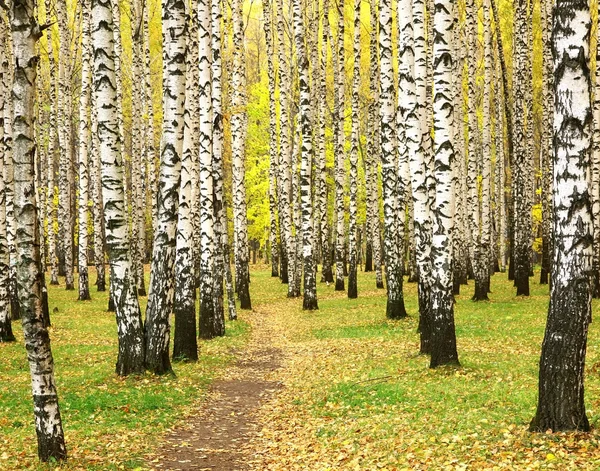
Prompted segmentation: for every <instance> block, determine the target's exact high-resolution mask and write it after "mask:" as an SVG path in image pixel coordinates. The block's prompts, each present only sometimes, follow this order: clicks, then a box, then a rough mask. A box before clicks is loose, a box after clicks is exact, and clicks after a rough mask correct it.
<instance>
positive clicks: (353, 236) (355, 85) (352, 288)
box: [348, 0, 361, 299]
mask: <svg viewBox="0 0 600 471" xmlns="http://www.w3.org/2000/svg"><path fill="white" fill-rule="evenodd" d="M360 4H361V2H360V0H354V41H353V49H354V51H353V55H354V66H353V73H352V76H353V79H352V102H351V107H352V116H351V118H352V135H351V138H350V142H351V144H350V159H349V160H350V207H349V209H350V211H349V213H348V214H349V218H348V252H349V253H348V255H349V257H348V258H349V262H350V269H349V271H348V298H350V299H355V298H357V297H358V279H357V276H358V273H357V258H358V244H357V222H356V219H357V217H358V199H357V198H358V146H359V140H360V120H359V116H358V112H359V106H360V102H359V92H360Z"/></svg>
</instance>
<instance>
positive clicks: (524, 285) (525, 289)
mask: <svg viewBox="0 0 600 471" xmlns="http://www.w3.org/2000/svg"><path fill="white" fill-rule="evenodd" d="M515 287H516V288H517V296H529V276H527V275H525V276H521V277H519V279H518V280H517V279H515Z"/></svg>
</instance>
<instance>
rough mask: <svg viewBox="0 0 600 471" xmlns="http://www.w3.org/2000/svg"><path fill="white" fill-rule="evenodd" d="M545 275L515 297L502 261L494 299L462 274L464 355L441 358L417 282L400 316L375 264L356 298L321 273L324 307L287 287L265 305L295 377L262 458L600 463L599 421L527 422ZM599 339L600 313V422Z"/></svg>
mask: <svg viewBox="0 0 600 471" xmlns="http://www.w3.org/2000/svg"><path fill="white" fill-rule="evenodd" d="M261 276H262V275H261ZM256 277H257V278H259V279H260V277H259V275H258V274H256ZM537 280H538V278H537V274H536V277H532V278H531V279H530V283H531V296H530V297H528V298H516V297H515V296H514V288H513V287H512V283H511V282H509V281H508V280H507V279H506V275H505V274H502V273H498V274H496V275H495V276H494V277H493V279H492V290H493V292H492V293H491V294H490V299H491V301H490V302H482V303H475V302H473V301H471V296H472V290H473V283H472V282H470V285H469V286H466V287H465V286H463V287H462V294H461V295H460V296H457V298H456V305H455V318H456V334H457V343H458V352H459V358H460V362H461V367H460V368H456V367H448V368H439V369H436V370H430V369H429V368H428V364H429V358H428V357H426V356H422V355H419V354H418V347H419V337H418V334H417V333H416V330H417V320H418V315H417V299H416V285H415V284H408V283H405V285H404V288H405V290H404V291H405V301H406V306H407V311H408V312H409V315H410V317H409V318H407V319H404V320H399V321H390V320H386V319H385V302H386V301H385V296H384V292H383V291H381V290H376V289H375V278H374V275H373V274H364V273H359V298H358V299H356V300H348V299H347V298H346V296H345V294H344V293H336V292H335V291H333V287H332V286H329V287H327V286H325V285H323V284H320V285H319V293H318V295H319V307H320V310H319V311H318V312H314V313H312V312H303V311H302V310H301V303H299V302H298V300H287V299H285V298H284V297H283V296H285V295H284V294H283V293H281V296H282V297H280V298H278V299H277V300H275V301H274V303H273V304H269V305H268V306H265V307H264V309H265V311H266V312H270V313H271V314H272V315H273V318H274V319H275V320H274V322H275V323H276V325H278V328H279V329H280V331H281V332H283V335H282V338H283V340H282V341H281V342H280V344H281V347H282V348H284V349H286V350H288V351H290V352H293V353H292V357H291V359H290V360H289V371H287V372H284V378H283V379H284V382H285V384H286V389H285V390H284V392H283V393H282V394H281V395H280V397H279V398H278V400H277V401H276V402H275V403H274V404H273V405H272V406H271V407H272V409H271V410H270V411H266V412H265V414H264V420H263V426H264V429H263V432H262V433H263V436H264V437H266V438H265V439H264V440H263V441H262V444H261V447H262V448H263V450H262V451H261V452H260V456H262V457H263V458H262V459H261V460H259V463H258V464H257V468H258V469H286V470H287V469H290V470H291V469H314V470H326V469H360V470H363V469H364V470H368V469H469V470H470V469H518V470H521V469H590V470H594V469H600V450H598V444H599V440H600V433H598V431H597V430H594V431H593V432H592V433H591V434H550V435H546V434H530V433H529V432H528V431H527V427H528V424H529V421H530V420H531V419H532V417H533V415H534V412H535V407H536V400H537V399H536V398H537V374H538V361H539V355H540V349H541V342H542V338H543V334H544V326H545V320H546V314H547V309H548V287H547V286H540V285H539V284H538V283H537ZM278 289H280V291H281V290H283V292H284V291H285V288H283V289H282V288H278ZM596 308H597V303H596V301H594V309H596ZM599 346H600V332H599V329H598V328H597V324H595V323H594V324H592V326H591V328H590V333H589V342H588V357H587V377H586V405H587V408H588V417H589V418H590V421H591V422H592V423H596V422H597V421H598V420H599V419H600V378H599V377H598V372H597V370H598V364H599V361H600V359H599V354H598V353H599V350H598V349H599ZM270 414H275V418H273V416H271V415H270ZM286 424H292V425H291V426H289V425H288V426H286ZM294 424H296V426H294ZM297 424H303V426H302V427H298V426H297ZM282 447H283V448H282ZM280 449H283V450H284V452H283V453H282V452H280V451H279V450H280Z"/></svg>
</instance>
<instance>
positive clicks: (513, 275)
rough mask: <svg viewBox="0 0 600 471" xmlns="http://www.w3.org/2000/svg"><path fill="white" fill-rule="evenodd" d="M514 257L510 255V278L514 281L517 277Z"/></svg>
mask: <svg viewBox="0 0 600 471" xmlns="http://www.w3.org/2000/svg"><path fill="white" fill-rule="evenodd" d="M513 258H514V257H510V259H509V260H508V280H509V281H513V280H514V279H515V263H514V262H513Z"/></svg>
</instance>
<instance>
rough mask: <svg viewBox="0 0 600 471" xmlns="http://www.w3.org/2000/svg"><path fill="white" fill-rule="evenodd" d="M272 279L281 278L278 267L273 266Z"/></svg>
mask: <svg viewBox="0 0 600 471" xmlns="http://www.w3.org/2000/svg"><path fill="white" fill-rule="evenodd" d="M271 277H272V278H279V270H278V269H277V266H276V265H271Z"/></svg>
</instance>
